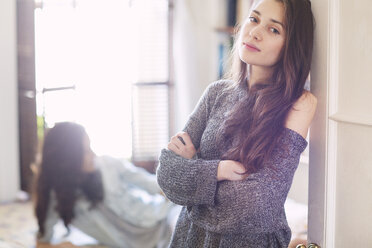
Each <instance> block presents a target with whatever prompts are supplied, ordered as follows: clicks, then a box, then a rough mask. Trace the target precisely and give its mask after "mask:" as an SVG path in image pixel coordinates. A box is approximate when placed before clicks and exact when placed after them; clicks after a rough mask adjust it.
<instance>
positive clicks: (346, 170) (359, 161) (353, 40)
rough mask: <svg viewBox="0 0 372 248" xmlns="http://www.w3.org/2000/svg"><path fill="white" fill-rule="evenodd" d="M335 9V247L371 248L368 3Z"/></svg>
mask: <svg viewBox="0 0 372 248" xmlns="http://www.w3.org/2000/svg"><path fill="white" fill-rule="evenodd" d="M339 4H340V5H339V8H340V11H339V20H340V22H339V48H338V54H339V59H338V61H339V65H338V70H339V71H338V79H339V80H338V92H332V93H331V94H332V95H333V94H336V95H337V97H338V105H337V107H338V108H337V111H336V113H332V114H334V118H333V119H335V120H336V121H337V138H338V140H337V147H336V149H337V158H336V161H337V177H336V187H337V190H336V209H335V210H336V218H335V219H336V223H335V226H336V230H335V234H336V239H335V247H337V248H347V247H372V235H371V234H372V221H371V220H372V198H371V196H372V152H371V151H372V150H371V149H372V111H371V109H372V74H371V66H372V57H371V56H372V29H371V24H372V15H371V10H372V2H371V1H370V0H360V1H348V0H341V1H339Z"/></svg>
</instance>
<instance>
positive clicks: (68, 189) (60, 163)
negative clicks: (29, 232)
mask: <svg viewBox="0 0 372 248" xmlns="http://www.w3.org/2000/svg"><path fill="white" fill-rule="evenodd" d="M173 207H174V205H173V204H172V203H171V202H169V201H168V200H167V199H166V198H165V197H164V196H163V195H162V194H161V190H160V188H159V186H158V184H157V182H156V177H155V175H152V174H150V173H148V172H147V171H145V170H144V169H142V168H138V167H136V166H134V165H132V164H130V163H129V162H127V161H125V160H120V159H116V158H112V157H108V156H101V157H98V156H96V155H95V154H94V152H93V151H92V150H91V148H90V141H89V137H88V135H87V133H86V132H85V130H84V128H83V127H82V126H81V125H78V124H75V123H70V122H65V123H58V124H56V125H55V126H54V127H53V128H52V129H50V130H49V131H48V132H47V134H46V136H45V140H44V144H43V151H42V161H41V166H40V168H39V173H38V178H37V185H36V206H35V213H36V217H37V221H38V225H39V233H38V243H39V245H41V244H43V243H49V242H51V240H52V237H53V227H54V225H55V224H56V223H57V222H58V220H59V219H61V220H62V221H63V223H64V225H65V226H66V228H67V229H68V230H69V226H70V225H73V226H74V227H76V228H78V229H80V230H81V231H83V232H84V233H86V234H88V235H89V236H91V237H93V238H95V239H96V240H97V241H98V242H99V243H100V244H103V245H105V246H108V247H138V248H146V247H149V248H153V247H166V246H167V245H168V242H169V239H170V235H171V232H172V231H171V226H170V219H169V218H168V214H169V213H170V211H171V210H172V208H173Z"/></svg>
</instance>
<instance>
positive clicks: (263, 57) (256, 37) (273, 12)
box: [238, 0, 285, 67]
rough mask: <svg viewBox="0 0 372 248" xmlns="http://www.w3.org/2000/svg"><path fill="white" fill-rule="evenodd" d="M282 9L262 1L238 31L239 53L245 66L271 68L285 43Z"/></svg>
mask: <svg viewBox="0 0 372 248" xmlns="http://www.w3.org/2000/svg"><path fill="white" fill-rule="evenodd" d="M284 25H285V24H284V6H283V3H281V2H278V1H276V0H263V1H261V2H260V3H259V4H258V5H256V6H255V8H253V10H252V12H251V13H250V15H249V17H248V19H247V20H246V21H245V23H244V24H243V26H242V28H241V32H240V37H239V41H238V42H239V44H238V51H239V56H240V59H241V60H242V61H243V62H245V63H246V64H250V65H255V66H262V67H272V66H274V65H275V64H276V63H277V62H278V60H279V58H280V53H281V51H282V49H283V46H284V41H285V28H284Z"/></svg>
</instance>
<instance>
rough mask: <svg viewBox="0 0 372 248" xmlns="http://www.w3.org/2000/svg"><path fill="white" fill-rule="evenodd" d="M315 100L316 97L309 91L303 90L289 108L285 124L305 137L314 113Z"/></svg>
mask: <svg viewBox="0 0 372 248" xmlns="http://www.w3.org/2000/svg"><path fill="white" fill-rule="evenodd" d="M317 102H318V100H317V98H316V97H315V96H314V95H313V94H312V93H311V92H310V91H307V90H304V92H303V94H302V95H301V96H300V97H299V98H298V99H297V101H296V102H295V103H294V104H293V106H292V108H291V109H290V110H289V113H288V116H287V119H286V123H285V126H286V127H287V128H289V129H292V130H294V131H296V132H298V133H299V134H301V135H302V136H303V137H304V138H306V136H307V132H308V129H309V127H310V124H311V122H312V120H313V118H314V115H315V111H316V107H317Z"/></svg>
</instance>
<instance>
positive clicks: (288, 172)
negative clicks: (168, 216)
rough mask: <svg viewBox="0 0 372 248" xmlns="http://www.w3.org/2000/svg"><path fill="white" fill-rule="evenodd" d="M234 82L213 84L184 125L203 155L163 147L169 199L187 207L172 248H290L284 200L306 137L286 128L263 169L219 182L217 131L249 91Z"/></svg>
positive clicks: (163, 183)
mask: <svg viewBox="0 0 372 248" xmlns="http://www.w3.org/2000/svg"><path fill="white" fill-rule="evenodd" d="M230 84H231V82H230V81H217V82H214V83H212V84H210V85H209V86H208V88H207V89H206V90H205V92H204V94H203V96H202V97H201V99H200V100H199V102H198V104H197V106H196V108H195V110H194V111H193V113H192V114H191V115H190V117H189V120H188V122H187V124H186V126H185V128H184V131H185V132H187V133H188V134H189V135H190V137H191V140H192V142H193V144H194V146H195V148H196V149H198V148H200V153H199V157H198V158H196V159H185V158H182V157H180V156H178V155H176V154H175V153H173V152H172V151H170V150H167V149H163V150H162V151H161V154H160V157H159V161H160V163H159V166H158V168H157V179H158V183H159V185H160V187H161V188H162V190H163V191H164V193H165V195H166V196H167V197H168V199H169V200H171V201H172V202H174V203H176V204H179V205H182V206H184V207H183V209H182V211H181V213H180V216H179V218H178V221H177V225H176V229H175V231H174V233H173V237H172V240H171V243H170V246H169V247H190V248H197V247H208V248H211V247H221V248H222V247H223V248H232V247H248V248H260V247H262V248H263V247H265V248H267V247H270V248H274V247H275V248H276V247H281V248H284V247H285V248H287V247H288V244H289V241H290V239H291V231H290V228H289V227H288V223H287V220H286V216H285V211H284V202H285V200H286V198H287V194H288V191H289V189H290V187H291V184H292V180H293V175H294V173H295V171H296V169H297V166H298V163H299V159H300V155H301V153H302V152H303V151H304V149H305V148H306V146H307V141H306V140H305V139H304V138H303V137H302V136H301V135H300V134H298V133H297V132H295V131H293V130H291V129H288V128H284V129H283V131H282V133H281V136H280V139H279V143H278V145H277V146H276V147H275V149H274V151H273V153H272V155H271V156H270V159H269V160H268V161H267V162H266V163H267V164H265V165H264V167H263V169H261V170H259V171H258V172H257V173H254V174H251V175H249V176H248V177H247V178H246V179H244V180H241V181H222V182H217V167H218V163H219V161H220V156H221V154H220V152H219V149H218V146H217V144H218V142H219V141H218V138H217V131H218V129H219V127H220V125H221V124H222V122H223V120H224V119H225V118H226V116H227V115H228V114H229V111H230V110H231V109H232V108H233V107H234V105H235V104H236V103H237V102H238V101H239V100H241V99H242V98H243V97H244V96H245V94H247V93H246V90H245V89H244V88H242V87H237V88H231V87H228V86H230ZM226 89H227V90H226Z"/></svg>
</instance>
